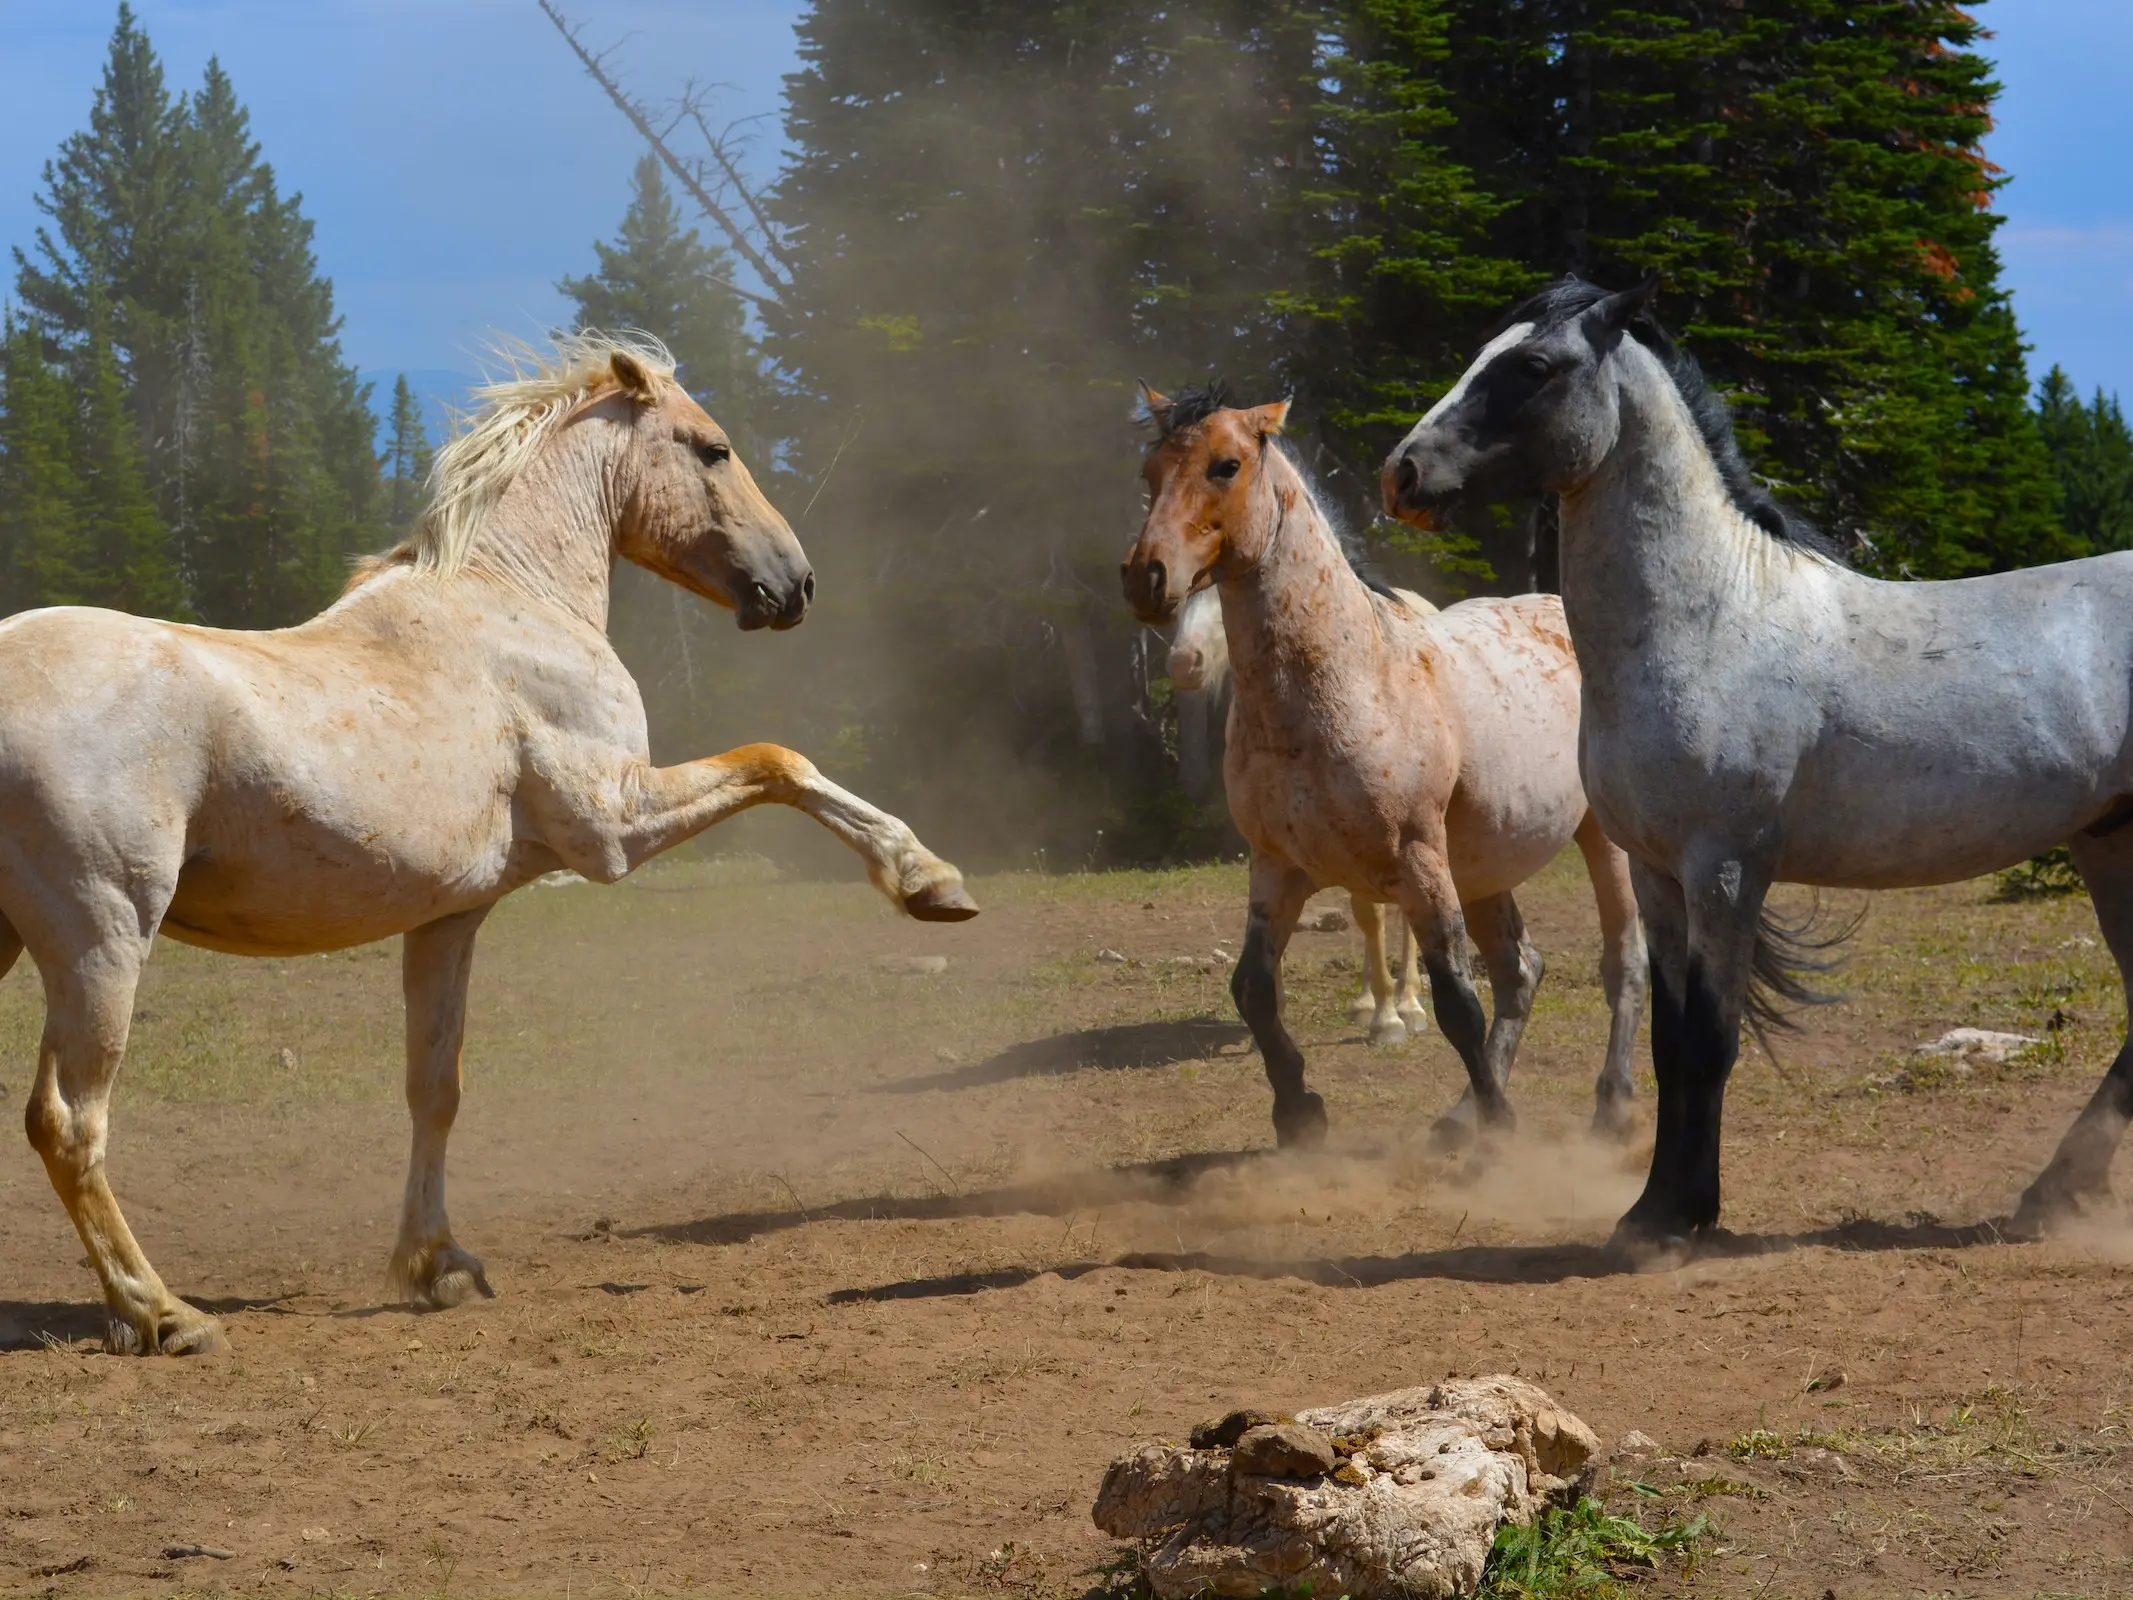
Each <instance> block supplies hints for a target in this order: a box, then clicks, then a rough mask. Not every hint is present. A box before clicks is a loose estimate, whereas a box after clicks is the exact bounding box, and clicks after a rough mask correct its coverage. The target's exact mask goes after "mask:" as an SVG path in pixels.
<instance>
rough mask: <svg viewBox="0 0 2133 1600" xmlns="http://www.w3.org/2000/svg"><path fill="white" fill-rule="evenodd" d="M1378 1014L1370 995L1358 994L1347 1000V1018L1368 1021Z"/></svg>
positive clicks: (1353, 1020)
mask: <svg viewBox="0 0 2133 1600" xmlns="http://www.w3.org/2000/svg"><path fill="white" fill-rule="evenodd" d="M1377 1014H1378V1008H1377V1006H1376V1004H1375V1003H1374V1002H1372V1000H1371V998H1370V996H1368V995H1367V994H1366V995H1360V996H1358V997H1357V998H1356V999H1353V1000H1351V1001H1349V1002H1348V1020H1349V1021H1350V1022H1354V1023H1358V1024H1360V1023H1365V1022H1368V1021H1369V1020H1370V1019H1371V1018H1372V1017H1374V1016H1376V1015H1377Z"/></svg>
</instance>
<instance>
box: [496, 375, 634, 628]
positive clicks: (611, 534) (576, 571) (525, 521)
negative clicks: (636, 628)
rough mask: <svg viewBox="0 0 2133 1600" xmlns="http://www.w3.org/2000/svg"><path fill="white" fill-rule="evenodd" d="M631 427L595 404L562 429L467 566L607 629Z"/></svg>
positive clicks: (509, 495) (521, 478)
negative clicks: (607, 414)
mask: <svg viewBox="0 0 2133 1600" xmlns="http://www.w3.org/2000/svg"><path fill="white" fill-rule="evenodd" d="M628 446H629V434H628V431H627V430H626V429H625V428H624V427H623V426H622V425H621V424H620V423H618V422H616V421H615V420H614V419H613V418H611V417H608V416H605V415H603V414H601V412H599V411H592V412H589V413H587V414H586V415H584V416H582V417H580V418H579V419H578V420H577V421H575V422H573V423H571V424H569V425H568V426H566V427H564V428H562V429H560V430H559V431H558V432H557V433H556V434H555V436H554V437H553V438H552V439H551V440H550V441H549V442H548V444H547V446H546V447H545V448H544V449H542V450H541V452H540V453H539V454H538V455H536V456H535V457H534V458H533V459H532V460H531V461H530V462H528V463H527V464H526V467H525V469H524V470H523V471H522V472H520V474H519V475H518V478H517V480H516V481H515V482H513V483H512V485H511V487H510V488H509V489H507V490H505V491H504V494H503V497H502V498H501V499H500V500H498V501H497V503H496V505H495V507H494V509H492V510H491V511H490V513H489V514H488V516H487V517H485V518H484V519H483V520H482V525H481V531H480V532H479V533H477V534H476V535H475V537H474V544H473V548H472V549H471V550H470V551H469V552H468V555H467V571H468V572H469V573H472V574H478V575H480V576H482V577H484V578H488V579H490V580H492V581H495V582H500V583H503V584H506V585H508V586H509V587H511V588H513V589H517V590H520V591H521V592H523V593H526V594H529V595H531V596H533V597H534V598H535V599H538V600H544V601H547V602H548V603H549V604H551V605H556V606H560V607H561V608H562V609H564V610H566V611H568V612H570V613H571V614H572V615H573V616H575V617H577V618H579V619H580V620H582V621H584V622H587V623H589V624H591V625H592V626H593V627H595V628H598V629H600V630H601V631H602V632H605V631H606V629H607V604H608V588H609V584H610V582H611V581H612V579H613V577H614V550H615V529H616V525H617V523H618V522H619V521H620V519H621V515H622V505H623V501H624V498H625V496H626V493H627V490H626V487H625V486H624V485H623V484H622V483H621V482H620V477H621V473H622V470H623V464H624V460H625V458H626V455H627V451H628Z"/></svg>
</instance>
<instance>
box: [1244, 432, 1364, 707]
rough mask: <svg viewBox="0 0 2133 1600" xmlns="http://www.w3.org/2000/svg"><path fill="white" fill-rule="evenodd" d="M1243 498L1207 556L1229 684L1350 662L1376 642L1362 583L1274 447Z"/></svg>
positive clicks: (1313, 674)
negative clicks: (1239, 514)
mask: <svg viewBox="0 0 2133 1600" xmlns="http://www.w3.org/2000/svg"><path fill="white" fill-rule="evenodd" d="M1252 507H1253V518H1252V525H1251V527H1249V528H1248V529H1245V530H1241V531H1240V533H1238V534H1234V535H1232V537H1231V541H1230V544H1229V546H1228V548H1227V550H1226V551H1225V553H1224V555H1223V558H1222V559H1221V560H1220V561H1219V562H1217V563H1216V565H1215V579H1216V582H1217V584H1218V585H1219V586H1220V589H1221V595H1222V626H1223V631H1224V632H1225V633H1226V634H1227V636H1228V643H1229V666H1230V673H1231V675H1232V677H1233V678H1234V680H1235V682H1236V685H1237V693H1238V694H1239V695H1244V694H1248V693H1250V692H1251V691H1252V690H1253V689H1254V688H1255V687H1259V686H1262V685H1265V684H1269V683H1273V682H1276V681H1279V682H1282V683H1286V684H1295V683H1297V682H1299V681H1302V680H1309V679H1316V678H1319V677H1323V676H1329V675H1332V676H1338V675H1341V674H1344V673H1346V672H1348V671H1350V670H1352V668H1353V666H1354V663H1355V660H1356V658H1357V656H1358V655H1359V654H1361V653H1367V652H1372V651H1374V650H1375V649H1376V648H1377V646H1378V644H1379V642H1380V640H1379V634H1378V626H1377V613H1376V610H1375V608H1374V607H1373V606H1372V604H1371V600H1370V591H1369V589H1368V588H1367V587H1365V586H1364V583H1363V580H1362V579H1361V578H1358V577H1357V576H1356V575H1355V569H1354V568H1353V567H1351V566H1349V565H1348V557H1347V555H1346V553H1345V552H1343V551H1342V549H1341V547H1340V541H1339V540H1338V539H1336V538H1335V537H1334V534H1333V530H1332V529H1331V528H1329V527H1327V526H1326V522H1325V519H1324V518H1323V517H1322V516H1321V515H1320V513H1319V510H1318V506H1317V504H1316V503H1315V502H1314V501H1313V500H1312V498H1311V492H1310V489H1309V488H1308V487H1307V486H1306V485H1305V483H1304V481H1303V477H1302V474H1300V473H1299V472H1297V470H1296V469H1295V467H1294V466H1292V465H1291V464H1290V462H1289V460H1288V458H1287V457H1286V456H1284V455H1283V454H1282V453H1281V452H1280V451H1279V450H1275V449H1271V448H1270V449H1269V450H1268V451H1267V454H1266V462H1265V466H1264V468H1263V470H1262V473H1261V478H1260V486H1259V489H1258V491H1257V492H1256V493H1255V494H1254V495H1253V497H1252Z"/></svg>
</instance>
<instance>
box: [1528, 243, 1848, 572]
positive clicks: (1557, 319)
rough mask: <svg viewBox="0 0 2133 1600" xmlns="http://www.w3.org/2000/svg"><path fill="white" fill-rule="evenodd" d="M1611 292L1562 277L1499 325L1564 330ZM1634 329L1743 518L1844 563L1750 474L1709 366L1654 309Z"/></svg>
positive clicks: (1833, 546)
mask: <svg viewBox="0 0 2133 1600" xmlns="http://www.w3.org/2000/svg"><path fill="white" fill-rule="evenodd" d="M1608 293H1609V291H1607V290H1605V289H1602V288H1601V287H1600V286H1599V285H1598V284H1593V283H1587V282H1586V281H1585V280H1584V279H1583V278H1579V277H1576V276H1565V277H1562V278H1558V279H1557V280H1556V281H1555V282H1554V283H1551V284H1549V285H1548V287H1547V288H1545V289H1543V290H1541V292H1540V293H1539V294H1536V295H1534V296H1533V297H1532V298H1531V299H1530V300H1527V301H1526V302H1525V303H1524V304H1522V305H1520V306H1518V307H1517V308H1516V309H1514V310H1513V311H1512V312H1511V313H1510V315H1509V316H1507V317H1505V318H1504V319H1503V321H1502V322H1501V323H1499V324H1498V325H1497V326H1498V331H1501V330H1502V329H1504V328H1509V327H1514V326H1516V325H1517V324H1519V323H1521V322H1530V323H1532V324H1533V325H1534V330H1535V331H1536V332H1546V331H1548V330H1549V329H1551V328H1556V327H1560V326H1561V325H1562V324H1563V323H1565V322H1568V321H1569V320H1570V319H1571V318H1572V317H1576V316H1582V315H1583V314H1584V313H1585V312H1587V311H1589V310H1591V309H1592V308H1593V307H1594V306H1595V305H1597V304H1599V302H1600V301H1602V300H1604V299H1606V298H1607V296H1608ZM1629 331H1630V334H1631V336H1632V337H1633V338H1635V339H1636V341H1637V342H1638V343H1639V344H1641V345H1643V346H1644V348H1645V349H1647V350H1649V351H1651V353H1652V354H1653V355H1655V356H1657V357H1658V358H1659V364H1660V365H1661V366H1662V367H1664V368H1665V369H1666V373H1667V376H1668V377H1670V378H1672V379H1673V380H1674V387H1675V388H1676V389H1677V390H1679V391H1680V394H1681V399H1682V403H1683V404H1684V405H1686V406H1687V407H1688V408H1689V415H1690V416H1691V417H1693V418H1695V419H1696V431H1697V432H1698V433H1700V434H1701V435H1702V436H1703V443H1704V448H1705V449H1707V450H1709V451H1710V452H1711V461H1712V463H1713V464H1714V465H1715V466H1716V467H1717V468H1718V476H1719V479H1720V481H1721V482H1723V483H1724V484H1725V486H1726V494H1727V496H1728V497H1729V498H1730V499H1731V500H1732V501H1733V504H1734V506H1735V507H1736V508H1737V509H1738V510H1739V511H1740V513H1741V515H1742V516H1744V517H1746V518H1747V519H1748V520H1749V521H1750V522H1753V523H1754V524H1755V525H1756V526H1757V527H1759V528H1761V529H1762V530H1763V531H1764V532H1765V533H1767V534H1769V535H1770V536H1771V537H1772V538H1774V539H1781V540H1783V541H1784V542H1785V543H1787V544H1796V545H1799V546H1801V547H1802V548H1803V549H1807V550H1812V551H1814V552H1815V553H1816V554H1817V555H1822V556H1827V557H1828V558H1829V559H1830V560H1832V561H1842V560H1843V559H1844V552H1843V550H1842V548H1841V547H1840V546H1839V545H1838V543H1837V541H1836V540H1835V539H1834V538H1832V537H1831V536H1830V535H1829V534H1827V533H1825V532H1824V531H1823V530H1822V529H1820V528H1818V527H1817V526H1815V524H1814V523H1812V522H1810V521H1808V519H1807V518H1805V517H1803V516H1801V515H1800V514H1799V513H1798V512H1797V511H1795V510H1793V509H1792V508H1791V507H1790V506H1787V505H1785V504H1784V503H1783V502H1782V501H1780V500H1778V499H1777V498H1776V497H1775V496H1773V495H1772V494H1771V493H1770V491H1769V490H1768V489H1766V488H1764V487H1763V486H1762V485H1761V484H1760V483H1758V482H1756V479H1755V474H1754V473H1753V472H1752V471H1750V470H1749V467H1748V458H1747V457H1746V456H1744V455H1742V454H1741V449H1740V441H1739V440H1737V439H1736V438H1734V437H1733V412H1732V409H1731V408H1730V407H1729V406H1728V405H1727V404H1726V402H1725V398H1724V396H1722V395H1720V394H1719V393H1718V392H1717V391H1716V390H1714V389H1713V388H1712V387H1711V385H1710V383H1709V381H1708V380H1707V379H1706V378H1705V377H1704V375H1703V368H1702V367H1700V366H1698V365H1697V364H1696V358H1695V357H1694V356H1692V355H1690V354H1689V353H1688V352H1687V351H1686V350H1683V349H1682V348H1681V347H1680V346H1679V345H1677V344H1675V343H1674V340H1673V337H1672V335H1670V334H1669V333H1668V332H1667V331H1666V329H1664V328H1662V327H1661V326H1660V325H1659V321H1658V319H1657V318H1656V317H1654V316H1652V315H1651V313H1650V312H1648V311H1647V312H1642V313H1639V314H1638V316H1637V317H1636V318H1634V319H1633V320H1632V321H1631V322H1630V324H1629Z"/></svg>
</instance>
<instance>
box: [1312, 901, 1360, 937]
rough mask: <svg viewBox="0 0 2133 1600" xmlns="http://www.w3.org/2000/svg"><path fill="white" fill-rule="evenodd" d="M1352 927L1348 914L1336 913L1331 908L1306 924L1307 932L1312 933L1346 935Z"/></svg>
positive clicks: (1343, 912)
mask: <svg viewBox="0 0 2133 1600" xmlns="http://www.w3.org/2000/svg"><path fill="white" fill-rule="evenodd" d="M1352 926H1353V924H1352V923H1350V922H1349V920H1348V913H1347V912H1345V911H1335V910H1334V909H1333V908H1332V907H1330V906H1329V907H1327V908H1326V909H1325V910H1324V911H1321V912H1320V913H1319V914H1318V915H1317V916H1315V917H1312V918H1311V919H1310V920H1309V921H1307V922H1306V923H1305V924H1304V928H1305V931H1307V932H1310V933H1346V932H1347V931H1348V930H1349V928H1350V927H1352Z"/></svg>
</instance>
